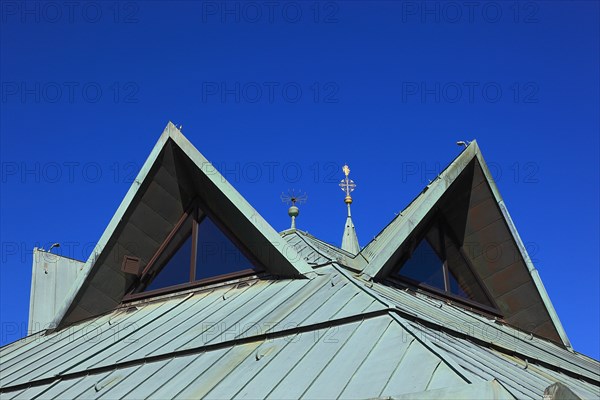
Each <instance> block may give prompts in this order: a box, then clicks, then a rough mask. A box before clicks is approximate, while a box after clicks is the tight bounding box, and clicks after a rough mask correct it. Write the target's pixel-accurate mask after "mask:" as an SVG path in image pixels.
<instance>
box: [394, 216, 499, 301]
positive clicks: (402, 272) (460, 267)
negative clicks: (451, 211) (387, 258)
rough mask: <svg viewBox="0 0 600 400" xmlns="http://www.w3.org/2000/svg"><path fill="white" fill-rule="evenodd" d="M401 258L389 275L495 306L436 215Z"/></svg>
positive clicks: (430, 288)
mask: <svg viewBox="0 0 600 400" xmlns="http://www.w3.org/2000/svg"><path fill="white" fill-rule="evenodd" d="M413 243H416V245H414V246H413V247H412V248H410V249H408V250H407V251H406V252H405V254H404V255H403V257H402V258H401V260H400V262H399V265H398V267H396V269H395V272H394V273H393V274H392V276H393V277H395V278H399V279H400V280H402V281H404V282H407V283H410V284H412V285H414V286H417V287H419V288H421V289H425V290H428V291H433V292H437V293H440V294H444V295H446V296H450V297H452V298H455V299H460V300H466V301H469V302H475V303H477V304H479V305H482V306H485V307H488V308H495V307H494V305H493V304H492V301H491V300H490V296H489V295H488V294H487V293H486V290H485V289H484V285H482V283H481V282H480V281H479V279H478V278H477V277H476V275H475V274H474V273H473V271H472V268H471V266H470V263H469V261H468V257H467V255H466V254H465V252H464V251H463V249H462V247H461V245H460V243H458V241H457V240H455V239H454V238H453V235H452V231H451V229H450V227H449V226H448V225H447V224H446V223H444V221H443V219H442V218H441V217H436V218H435V219H434V221H433V222H432V223H430V224H429V227H428V228H427V230H426V233H425V234H424V235H422V236H420V237H419V238H418V240H417V241H416V242H413Z"/></svg>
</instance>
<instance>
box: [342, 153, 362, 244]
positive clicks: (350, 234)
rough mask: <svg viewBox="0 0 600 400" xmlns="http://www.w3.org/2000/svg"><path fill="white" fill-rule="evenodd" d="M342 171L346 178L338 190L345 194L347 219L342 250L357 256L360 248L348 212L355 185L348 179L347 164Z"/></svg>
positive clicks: (348, 170)
mask: <svg viewBox="0 0 600 400" xmlns="http://www.w3.org/2000/svg"><path fill="white" fill-rule="evenodd" d="M342 171H343V172H344V175H346V177H345V178H344V179H342V180H341V181H340V184H339V186H340V188H341V189H342V190H343V191H344V192H345V193H346V197H345V198H344V202H345V203H346V205H347V206H348V217H347V218H346V226H345V228H344V236H343V237H342V249H343V250H346V251H348V252H350V253H352V254H358V252H359V251H360V246H359V244H358V237H357V236H356V229H355V228H354V223H353V222H352V214H351V212H350V204H352V195H351V194H350V193H352V192H353V191H354V189H356V183H354V181H353V180H352V179H350V177H349V175H350V167H348V164H344V166H343V167H342Z"/></svg>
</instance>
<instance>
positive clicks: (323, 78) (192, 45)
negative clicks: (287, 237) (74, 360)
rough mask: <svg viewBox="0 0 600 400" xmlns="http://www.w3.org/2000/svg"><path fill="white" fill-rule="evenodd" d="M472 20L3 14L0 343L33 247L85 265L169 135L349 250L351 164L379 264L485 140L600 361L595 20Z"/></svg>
mask: <svg viewBox="0 0 600 400" xmlns="http://www.w3.org/2000/svg"><path fill="white" fill-rule="evenodd" d="M466 3H467V4H471V3H469V2H466ZM475 3H476V4H475V5H473V6H469V5H466V4H465V3H463V2H450V3H448V2H435V1H433V2H427V3H421V2H414V1H397V2H392V1H387V2H362V1H347V2H322V1H317V2H304V1H302V2H294V1H290V2H278V1H274V2H236V1H231V2H227V3H225V2H220V1H217V2H215V1H205V2H191V1H183V2H168V3H167V2H161V1H147V2H146V1H144V2H141V1H140V2H136V1H132V2H78V1H75V2H66V3H62V2H49V3H48V2H37V1H33V2H28V3H27V4H26V5H24V3H23V2H20V1H19V2H16V1H8V0H7V1H4V2H2V4H0V7H2V8H1V9H0V11H1V18H2V19H1V21H0V22H1V26H0V46H1V47H0V51H1V54H0V81H1V85H2V86H1V92H0V96H1V97H0V105H1V110H0V113H1V114H0V134H1V158H2V163H1V164H2V174H1V185H2V189H1V220H2V223H1V230H0V232H1V244H2V251H1V257H2V264H1V268H0V274H1V280H0V289H1V293H0V300H1V306H0V307H1V316H0V318H1V322H2V335H1V343H2V344H4V343H7V342H10V341H13V340H15V339H17V338H18V337H19V336H22V335H23V334H25V331H26V324H27V313H28V307H29V288H30V279H31V261H32V256H31V251H32V249H33V247H34V246H42V247H46V248H47V247H48V246H49V244H50V243H53V242H60V243H63V247H62V248H61V249H59V251H58V252H59V253H60V254H63V255H66V256H70V257H74V258H77V259H86V258H87V256H88V255H89V252H90V251H91V249H92V247H93V245H94V243H95V241H97V240H98V238H99V237H100V235H101V233H102V232H103V230H104V228H105V227H106V225H107V223H108V221H109V219H110V217H111V216H112V214H113V212H114V211H115V210H116V208H117V206H118V204H119V203H120V201H121V199H122V198H123V196H124V195H125V193H126V191H127V189H128V187H129V185H130V184H131V181H132V179H133V177H134V176H135V174H136V173H137V171H138V170H139V168H140V167H141V165H142V164H143V162H144V160H145V159H146V157H147V156H148V154H149V152H150V150H151V149H152V147H153V146H154V143H155V142H156V140H157V138H158V137H159V135H160V133H161V132H162V130H163V129H164V127H165V125H166V123H167V121H169V120H171V121H173V122H174V123H176V124H177V125H180V124H181V125H183V133H184V134H185V135H186V136H187V137H188V138H189V139H190V140H191V141H192V143H194V144H195V145H196V147H197V148H198V149H199V150H200V151H201V152H202V153H203V154H204V155H205V156H206V157H207V158H208V159H209V160H211V161H212V162H213V163H214V164H215V165H216V166H217V167H218V168H219V169H220V170H221V171H222V173H223V174H224V175H225V177H226V178H227V179H228V180H229V181H230V182H231V183H232V184H233V185H234V186H235V187H236V188H237V189H238V190H239V191H240V192H241V193H242V194H243V195H244V196H245V197H246V198H247V199H248V200H249V201H250V203H251V204H252V205H253V206H254V207H255V208H256V209H257V210H258V211H259V212H260V213H261V214H262V215H263V216H264V217H265V218H266V219H267V221H269V222H270V223H271V224H272V225H273V226H274V227H275V229H277V230H282V229H285V228H287V227H288V225H289V219H288V217H287V206H286V205H284V204H282V203H281V201H280V199H279V196H280V194H281V192H282V191H287V190H288V189H297V190H301V191H305V192H307V193H308V196H309V200H308V202H307V203H306V204H305V205H302V206H301V215H300V217H299V219H298V228H300V229H303V230H307V231H309V232H310V233H311V234H314V235H315V236H317V237H319V238H322V239H323V240H326V241H329V242H332V243H336V244H339V243H340V242H341V235H342V231H343V224H344V221H345V205H344V203H343V197H344V195H343V193H342V192H341V191H340V189H339V188H338V187H337V182H338V181H339V180H340V179H341V178H342V172H341V166H342V165H343V163H345V162H347V163H348V164H349V165H350V167H351V169H352V174H351V175H352V178H353V179H354V180H355V181H356V182H357V184H358V188H357V190H356V191H355V194H354V204H353V217H354V222H355V225H356V228H357V231H358V236H359V240H360V243H361V245H365V244H366V243H367V242H368V241H369V240H370V239H371V238H372V237H373V236H374V235H376V234H377V233H378V232H379V231H380V230H381V229H382V228H383V227H384V226H385V224H387V223H388V222H389V221H390V220H391V219H392V218H393V217H394V215H395V213H397V212H398V211H400V210H401V209H402V208H404V206H405V205H406V204H407V203H408V202H409V201H410V200H411V199H412V198H413V197H414V196H415V195H417V194H418V193H419V192H420V190H421V189H422V187H423V186H424V185H426V184H427V183H428V181H429V179H432V178H433V177H435V175H437V173H439V172H440V171H441V169H443V168H444V167H445V166H446V165H447V163H448V162H450V161H451V160H452V159H453V158H454V157H455V156H456V155H457V154H458V152H459V151H460V149H459V148H458V147H457V146H456V145H455V142H456V141H457V140H471V139H474V138H475V139H477V141H478V143H479V145H480V147H481V149H482V151H483V155H484V157H485V159H486V160H487V162H488V164H490V168H491V169H492V172H493V174H494V176H495V178H496V182H497V184H498V187H499V189H500V192H501V194H502V196H503V198H504V200H505V202H506V205H507V207H508V209H509V211H510V213H511V215H512V217H513V220H514V222H515V224H516V226H517V229H518V230H519V233H520V234H521V237H522V239H523V241H524V242H525V243H526V245H527V247H528V249H529V251H530V253H531V257H532V258H533V260H534V263H535V265H536V267H537V268H538V270H539V272H540V275H541V278H542V280H543V282H544V284H545V286H546V289H547V291H548V293H549V295H550V298H551V299H552V301H553V303H554V306H555V308H556V310H557V312H558V314H559V316H560V318H561V320H562V322H563V324H564V326H565V329H566V331H567V334H568V335H569V337H570V339H571V341H572V342H573V344H574V347H575V349H576V350H578V351H580V352H583V353H585V354H587V355H590V356H593V357H595V358H597V359H598V358H600V344H599V342H600V341H599V330H600V292H599V290H600V289H599V287H600V276H599V265H600V260H599V246H598V243H599V219H600V218H599V211H598V209H599V207H598V205H599V185H598V183H599V181H600V180H599V148H600V146H599V132H600V126H599V125H600V121H599V120H600V116H599V111H598V110H599V109H600V104H599V92H600V91H599V86H600V85H599V74H598V71H599V67H600V65H599V64H600V63H599V37H600V35H599V34H598V33H599V14H600V13H599V11H600V10H599V3H598V2H594V1H584V2H562V1H540V2H536V1H534V2H518V3H515V2H486V1H483V2H475ZM65 244H67V245H66V246H65Z"/></svg>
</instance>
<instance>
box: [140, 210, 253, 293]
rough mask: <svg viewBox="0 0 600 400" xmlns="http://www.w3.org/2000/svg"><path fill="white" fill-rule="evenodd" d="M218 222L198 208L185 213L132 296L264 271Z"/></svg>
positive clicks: (146, 269)
mask: <svg viewBox="0 0 600 400" xmlns="http://www.w3.org/2000/svg"><path fill="white" fill-rule="evenodd" d="M217 221H218V220H217V218H216V217H214V216H211V215H209V214H208V213H206V212H205V211H203V210H202V209H201V208H200V207H199V206H195V207H193V208H192V209H190V210H189V211H188V212H186V213H185V214H184V215H183V216H182V217H181V219H180V221H179V223H178V224H177V225H176V227H175V228H174V229H173V231H172V232H171V233H170V234H169V235H168V237H167V239H166V240H165V242H164V243H163V245H161V246H160V248H159V250H158V251H157V252H156V254H155V255H154V257H153V258H152V259H151V260H150V262H149V263H148V265H147V266H146V268H145V269H144V271H143V273H142V274H141V277H140V280H139V283H138V285H137V286H136V287H135V289H134V290H133V292H132V294H135V293H140V292H155V291H156V292H159V291H160V292H162V291H165V290H168V291H170V290H171V289H173V290H174V289H179V288H180V287H182V286H184V285H190V284H201V283H203V282H214V281H217V280H221V279H225V278H230V277H231V276H232V274H236V275H237V274H239V275H248V274H253V273H256V272H259V271H261V270H262V268H261V267H260V266H259V265H258V263H257V262H252V261H250V257H249V256H248V254H249V253H248V252H247V251H246V250H245V249H244V248H243V247H242V246H241V245H239V244H237V243H236V240H235V238H234V237H233V235H231V234H230V233H229V232H228V231H227V230H226V228H225V227H223V226H221V225H220V224H219V223H218V222H217Z"/></svg>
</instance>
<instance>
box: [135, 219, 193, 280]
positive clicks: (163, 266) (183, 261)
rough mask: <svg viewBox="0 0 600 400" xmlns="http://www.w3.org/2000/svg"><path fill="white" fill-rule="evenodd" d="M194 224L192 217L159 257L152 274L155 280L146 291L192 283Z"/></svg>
mask: <svg viewBox="0 0 600 400" xmlns="http://www.w3.org/2000/svg"><path fill="white" fill-rule="evenodd" d="M192 222H193V217H192V216H191V215H190V216H188V218H187V219H186V220H185V221H184V222H183V224H182V225H181V227H180V228H179V230H178V231H177V232H176V233H175V235H173V237H172V238H171V241H170V242H169V243H168V244H167V246H166V247H165V249H164V250H163V252H162V253H161V255H160V256H159V257H158V259H157V260H156V262H155V263H154V265H155V266H154V267H152V271H151V272H150V273H151V274H152V275H154V278H153V279H152V280H151V282H150V284H149V285H148V286H147V287H146V288H145V289H144V290H145V291H148V290H154V289H160V288H164V287H167V286H172V285H179V284H181V283H186V282H189V281H190V262H191V260H192V250H191V244H192V240H191V237H192Z"/></svg>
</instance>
